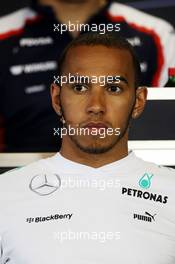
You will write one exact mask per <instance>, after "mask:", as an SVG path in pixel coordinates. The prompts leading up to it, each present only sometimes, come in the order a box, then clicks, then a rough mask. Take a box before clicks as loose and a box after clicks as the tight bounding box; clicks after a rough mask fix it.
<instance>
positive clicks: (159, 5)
mask: <svg viewBox="0 0 175 264" xmlns="http://www.w3.org/2000/svg"><path fill="white" fill-rule="evenodd" d="M118 2H119V3H124V4H128V5H130V6H133V7H135V8H138V9H140V10H143V11H145V12H147V13H149V14H152V15H155V16H158V17H161V18H164V19H166V20H167V21H169V22H170V23H171V24H173V25H174V26H175V18H174V14H175V1H174V0H142V1H140V0H135V1H131V0H130V1H129V0H122V1H120V0H119V1H118ZM29 4H30V0H13V1H11V0H6V1H1V2H0V16H2V15H6V14H8V13H11V12H13V11H15V10H18V9H20V8H23V7H26V6H28V5H29Z"/></svg>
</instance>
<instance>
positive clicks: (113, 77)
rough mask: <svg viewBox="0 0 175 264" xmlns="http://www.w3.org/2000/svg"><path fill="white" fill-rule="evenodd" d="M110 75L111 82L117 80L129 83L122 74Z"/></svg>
mask: <svg viewBox="0 0 175 264" xmlns="http://www.w3.org/2000/svg"><path fill="white" fill-rule="evenodd" d="M111 77H112V79H113V82H115V81H117V80H119V81H120V82H124V83H126V84H127V85H129V83H128V81H127V79H126V78H125V77H123V76H111Z"/></svg>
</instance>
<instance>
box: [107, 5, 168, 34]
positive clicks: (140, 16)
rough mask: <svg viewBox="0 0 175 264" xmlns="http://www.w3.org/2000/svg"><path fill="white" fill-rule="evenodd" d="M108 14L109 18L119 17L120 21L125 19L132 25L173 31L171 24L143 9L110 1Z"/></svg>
mask: <svg viewBox="0 0 175 264" xmlns="http://www.w3.org/2000/svg"><path fill="white" fill-rule="evenodd" d="M108 14H109V16H110V17H111V18H113V19H115V18H118V19H119V20H120V19H121V21H122V20H123V21H126V22H128V23H129V24H130V25H131V26H133V27H134V26H143V27H146V28H148V29H154V30H155V31H159V30H160V31H161V32H163V31H167V32H172V31H173V26H172V25H171V24H170V23H168V22H167V21H165V20H164V19H161V18H158V17H155V16H152V15H149V14H147V13H145V12H143V11H140V10H138V9H135V8H133V7H130V6H127V5H123V4H120V3H117V2H112V3H111V5H110V6H109V9H108ZM155 26H156V28H155ZM142 30H143V28H142Z"/></svg>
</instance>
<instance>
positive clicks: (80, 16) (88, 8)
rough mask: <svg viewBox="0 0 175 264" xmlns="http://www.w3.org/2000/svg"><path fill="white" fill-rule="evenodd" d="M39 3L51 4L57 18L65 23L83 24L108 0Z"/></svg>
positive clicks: (54, 0) (44, 1)
mask: <svg viewBox="0 0 175 264" xmlns="http://www.w3.org/2000/svg"><path fill="white" fill-rule="evenodd" d="M39 3H40V4H41V5H48V6H51V7H52V9H53V11H54V13H55V16H56V18H57V19H58V20H59V21H60V22H61V23H63V24H68V23H69V22H70V23H72V24H77V23H81V24H82V23H85V22H86V21H87V20H88V19H89V18H90V17H91V16H92V15H94V14H95V13H97V12H98V11H99V10H100V9H101V8H102V7H103V6H104V5H105V4H106V0H96V1H94V0H82V1H68V0H67V1H62V0H39ZM75 34H76V33H75Z"/></svg>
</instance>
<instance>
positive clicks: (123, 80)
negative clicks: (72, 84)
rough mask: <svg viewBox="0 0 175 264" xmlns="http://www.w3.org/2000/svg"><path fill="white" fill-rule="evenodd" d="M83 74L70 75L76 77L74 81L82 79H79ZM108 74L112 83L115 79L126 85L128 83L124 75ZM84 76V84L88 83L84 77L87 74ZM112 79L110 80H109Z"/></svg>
mask: <svg viewBox="0 0 175 264" xmlns="http://www.w3.org/2000/svg"><path fill="white" fill-rule="evenodd" d="M82 76H83V75H72V77H75V78H76V81H78V82H80V80H82V79H83V78H82V79H81V77H82ZM108 76H110V82H111V83H112V82H116V81H118V80H119V81H120V82H124V83H126V84H127V85H129V83H128V81H127V79H126V78H125V77H123V76H119V75H116V76H111V75H108ZM84 77H85V80H84V82H83V83H84V84H88V83H89V82H88V81H87V79H86V77H88V76H87V75H84ZM91 79H92V78H91V77H89V80H90V81H91ZM105 79H106V81H107V77H106V78H105ZM111 79H112V80H111ZM110 82H108V83H110Z"/></svg>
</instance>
